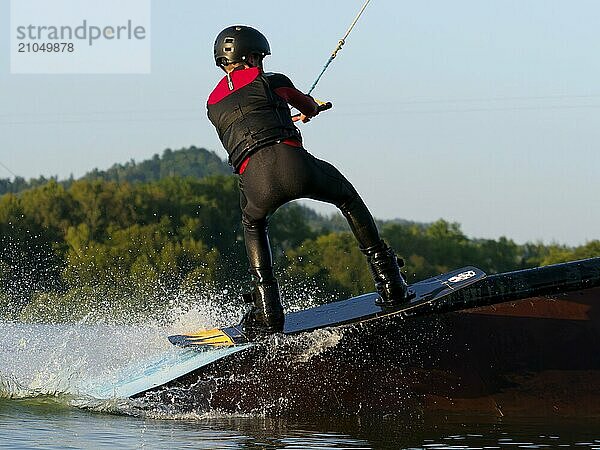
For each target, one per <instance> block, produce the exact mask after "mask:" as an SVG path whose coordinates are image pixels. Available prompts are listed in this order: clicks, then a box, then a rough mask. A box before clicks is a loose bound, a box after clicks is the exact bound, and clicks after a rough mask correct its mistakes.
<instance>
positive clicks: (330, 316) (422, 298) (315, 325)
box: [168, 266, 486, 350]
mask: <svg viewBox="0 0 600 450" xmlns="http://www.w3.org/2000/svg"><path fill="white" fill-rule="evenodd" d="M485 277H486V274H485V272H484V271H482V270H481V269H478V268H477V267H472V266H468V267H463V268H461V269H457V270H453V271H452V272H448V273H445V274H442V275H438V276H435V277H431V278H427V279H425V280H422V281H419V282H417V283H414V284H412V285H410V286H409V298H410V300H409V301H408V302H407V303H403V304H401V305H398V306H397V307H395V308H389V307H382V306H379V305H377V304H376V303H375V301H376V300H377V299H378V294H377V293H375V292H373V293H370V294H363V295H359V296H358V297H353V298H350V299H347V300H341V301H337V302H332V303H327V304H324V305H319V306H315V307H313V308H308V309H305V310H303V311H296V312H291V313H288V314H286V315H285V325H284V329H283V334H286V335H293V334H298V333H304V332H307V331H313V330H317V329H319V328H330V327H339V326H343V325H350V324H355V323H361V322H367V321H371V320H376V319H381V318H383V317H389V316H396V315H410V314H411V313H413V312H415V311H416V310H418V309H419V308H420V307H423V306H425V305H428V304H431V303H433V302H435V301H438V300H441V299H443V298H444V297H446V296H447V295H449V294H451V293H453V292H456V291H457V290H460V289H462V288H465V287H467V286H471V285H472V284H474V283H476V282H478V281H480V280H482V279H484V278H485ZM168 339H169V341H170V342H171V343H172V344H174V345H177V346H179V347H193V348H196V349H198V350H206V349H208V348H223V347H235V346H244V347H245V348H246V347H248V346H249V344H253V342H252V341H251V339H249V338H248V336H246V335H245V334H244V330H243V328H242V327H241V326H240V325H234V326H230V327H225V328H215V329H212V330H202V331H199V332H196V333H192V334H180V335H174V336H169V338H168Z"/></svg>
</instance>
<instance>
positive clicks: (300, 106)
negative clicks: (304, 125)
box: [268, 73, 319, 119]
mask: <svg viewBox="0 0 600 450" xmlns="http://www.w3.org/2000/svg"><path fill="white" fill-rule="evenodd" d="M268 79H269V84H270V85H271V89H273V92H275V93H276V94H277V95H278V96H279V97H281V98H282V99H283V100H285V101H286V102H287V103H288V104H290V105H292V106H293V107H294V108H296V109H297V110H298V111H300V112H301V113H302V114H303V115H304V116H305V117H306V118H307V119H310V118H311V117H314V116H316V115H317V114H319V104H318V103H317V102H315V100H314V99H313V98H312V97H311V96H310V95H306V94H304V93H302V92H301V91H299V90H298V89H296V88H295V87H294V85H293V84H292V82H291V81H290V79H289V78H288V77H286V76H285V75H282V74H280V73H274V74H269V76H268Z"/></svg>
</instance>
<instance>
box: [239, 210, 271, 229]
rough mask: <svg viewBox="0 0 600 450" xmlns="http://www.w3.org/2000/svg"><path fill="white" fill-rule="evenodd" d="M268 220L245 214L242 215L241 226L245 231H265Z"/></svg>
mask: <svg viewBox="0 0 600 450" xmlns="http://www.w3.org/2000/svg"><path fill="white" fill-rule="evenodd" d="M268 223H269V221H268V219H267V218H266V217H260V218H254V217H250V216H248V215H247V214H243V215H242V226H243V227H244V229H245V230H246V231H260V230H265V229H266V228H267V226H268Z"/></svg>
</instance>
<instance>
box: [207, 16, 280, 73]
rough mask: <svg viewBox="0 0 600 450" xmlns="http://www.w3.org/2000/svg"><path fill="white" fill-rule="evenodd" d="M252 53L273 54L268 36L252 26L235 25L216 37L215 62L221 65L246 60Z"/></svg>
mask: <svg viewBox="0 0 600 450" xmlns="http://www.w3.org/2000/svg"><path fill="white" fill-rule="evenodd" d="M252 54H259V55H262V56H265V55H270V54H271V48H270V47H269V42H268V41H267V38H266V37H264V36H263V34H262V33H261V32H260V31H258V30H255V29H254V28H252V27H248V26H246V25H233V26H231V27H227V28H225V29H224V30H223V31H221V32H220V33H219V35H218V36H217V39H215V62H216V63H217V66H219V67H221V66H226V65H227V64H232V63H236V62H242V61H245V60H246V58H247V57H248V56H250V55H252Z"/></svg>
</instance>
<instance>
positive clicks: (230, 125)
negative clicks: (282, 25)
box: [207, 67, 301, 172]
mask: <svg viewBox="0 0 600 450" xmlns="http://www.w3.org/2000/svg"><path fill="white" fill-rule="evenodd" d="M207 109H208V118H209V119H210V121H211V122H212V124H213V125H214V126H215V128H216V129H217V133H218V135H219V139H221V142H222V143H223V147H225V150H227V153H228V154H229V164H231V165H232V166H233V169H234V171H235V172H238V171H239V167H240V165H241V164H242V162H243V161H244V160H245V159H246V158H247V157H248V156H250V154H251V153H253V152H255V151H256V150H258V149H260V148H262V147H265V146H267V145H270V144H273V143H275V142H278V141H282V140H285V139H290V138H295V139H298V140H300V139H301V137H300V131H299V130H298V129H297V128H296V127H295V126H294V123H293V122H292V117H291V114H290V109H289V107H288V106H287V103H286V102H285V101H283V99H281V97H279V96H278V95H277V94H275V93H274V92H273V91H272V89H271V88H270V86H269V82H268V80H267V77H266V76H265V75H264V73H263V72H262V71H261V70H260V69H258V68H256V67H251V68H247V69H241V70H234V71H233V72H231V73H230V74H229V77H227V76H225V77H223V79H222V80H221V81H220V82H219V84H218V85H217V87H216V88H215V89H214V90H213V91H212V93H211V94H210V96H209V97H208V103H207Z"/></svg>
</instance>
